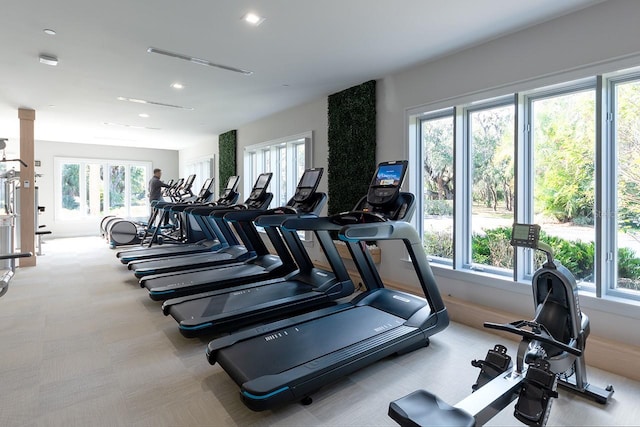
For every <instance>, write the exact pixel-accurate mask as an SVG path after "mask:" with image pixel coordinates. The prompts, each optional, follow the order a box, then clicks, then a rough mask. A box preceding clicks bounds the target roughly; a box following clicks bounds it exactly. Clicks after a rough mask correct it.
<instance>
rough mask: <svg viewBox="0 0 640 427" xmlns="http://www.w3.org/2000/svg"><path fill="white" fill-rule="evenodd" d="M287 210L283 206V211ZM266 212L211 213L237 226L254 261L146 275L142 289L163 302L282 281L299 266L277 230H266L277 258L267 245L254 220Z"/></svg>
mask: <svg viewBox="0 0 640 427" xmlns="http://www.w3.org/2000/svg"><path fill="white" fill-rule="evenodd" d="M308 190H309V189H308V188H307V189H305V191H308ZM323 203H324V202H323ZM287 208H288V207H287V206H284V207H282V208H280V209H287ZM289 208H290V207H289ZM263 213H264V211H261V210H256V209H254V210H245V211H242V210H232V211H215V212H212V213H211V216H213V217H214V219H215V220H216V221H224V222H230V223H232V224H233V225H234V228H235V229H236V231H237V232H238V234H239V235H240V237H241V239H242V241H243V242H245V244H246V245H247V246H248V247H251V248H252V250H253V251H255V255H256V256H255V257H254V258H252V259H249V260H248V261H246V262H244V263H241V264H231V265H218V266H213V267H206V268H197V269H194V270H187V271H176V272H173V273H164V274H154V275H150V276H145V277H142V278H141V279H140V282H139V283H140V286H141V287H143V288H147V289H148V291H149V297H150V298H151V299H153V300H156V301H164V300H167V299H173V298H180V297H184V296H188V295H194V294H200V293H203V292H209V291H215V290H220V289H226V288H230V287H234V286H240V285H247V284H250V283H255V282H260V281H266V280H269V281H273V282H276V281H281V280H282V278H283V277H285V276H287V275H288V274H289V273H292V272H294V271H296V270H297V268H298V267H297V265H296V262H295V260H294V259H293V257H292V256H291V252H290V251H289V249H288V248H287V245H286V244H285V242H284V241H283V239H282V237H281V235H280V232H279V231H278V230H277V228H275V227H266V228H265V229H264V231H265V234H266V235H267V237H268V239H269V240H270V241H271V244H272V245H273V247H274V249H275V251H276V253H277V255H273V254H272V253H271V252H270V251H269V249H268V248H267V246H266V245H265V242H264V240H263V238H262V236H261V233H260V232H258V230H257V229H256V226H255V224H254V220H256V218H258V217H259V216H261V215H262V214H263ZM300 244H301V243H300Z"/></svg>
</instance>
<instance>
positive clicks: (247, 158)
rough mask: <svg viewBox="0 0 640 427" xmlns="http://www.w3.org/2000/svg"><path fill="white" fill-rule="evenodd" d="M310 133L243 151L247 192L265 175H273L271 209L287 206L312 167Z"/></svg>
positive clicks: (258, 145)
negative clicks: (301, 180) (304, 175)
mask: <svg viewBox="0 0 640 427" xmlns="http://www.w3.org/2000/svg"><path fill="white" fill-rule="evenodd" d="M311 152H312V151H311V132H308V133H305V134H301V135H295V136H291V137H286V138H282V139H278V140H274V141H267V142H264V143H261V144H256V145H252V146H249V147H246V148H245V150H244V176H245V177H246V178H245V182H244V192H245V194H249V193H250V192H251V186H252V185H253V183H254V182H255V180H256V179H257V178H258V175H259V174H261V173H263V172H272V173H273V176H272V178H271V184H270V185H269V191H270V192H271V193H273V201H272V202H271V206H272V207H274V206H284V205H286V204H287V202H288V201H289V199H290V198H291V197H293V193H294V192H295V189H296V185H298V181H299V180H300V178H301V177H302V174H303V173H304V170H305V168H307V167H311V165H312V161H311Z"/></svg>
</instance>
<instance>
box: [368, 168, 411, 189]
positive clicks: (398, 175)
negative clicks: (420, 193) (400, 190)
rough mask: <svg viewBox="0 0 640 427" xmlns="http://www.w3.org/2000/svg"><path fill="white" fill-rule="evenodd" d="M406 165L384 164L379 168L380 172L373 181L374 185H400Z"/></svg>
mask: <svg viewBox="0 0 640 427" xmlns="http://www.w3.org/2000/svg"><path fill="white" fill-rule="evenodd" d="M403 169H404V165H403V164H402V163H399V164H397V165H382V166H380V167H379V168H378V173H377V174H376V177H375V179H374V181H373V186H376V187H380V186H385V187H399V186H400V184H401V183H402V182H401V181H402V172H403Z"/></svg>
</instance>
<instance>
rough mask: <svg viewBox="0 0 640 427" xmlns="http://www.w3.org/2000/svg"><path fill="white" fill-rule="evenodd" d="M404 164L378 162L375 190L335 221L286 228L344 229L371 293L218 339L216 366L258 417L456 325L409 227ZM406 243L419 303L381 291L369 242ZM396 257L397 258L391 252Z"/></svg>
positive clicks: (304, 221)
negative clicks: (263, 412)
mask: <svg viewBox="0 0 640 427" xmlns="http://www.w3.org/2000/svg"><path fill="white" fill-rule="evenodd" d="M406 169H407V162H406V161H397V162H384V163H381V164H380V165H379V166H378V168H377V170H376V172H375V174H374V177H373V179H372V183H371V185H370V188H369V191H368V193H367V195H366V196H365V197H363V198H362V199H361V201H360V202H359V203H358V205H357V206H356V209H354V210H353V211H351V212H346V213H342V214H338V215H334V216H331V217H328V218H326V217H325V218H293V219H289V220H287V221H285V222H284V223H283V225H282V226H283V229H285V230H317V229H319V228H324V229H327V230H338V236H339V238H340V239H341V240H343V241H344V242H345V244H346V245H347V248H348V249H349V252H350V253H351V256H352V258H353V260H354V263H355V265H356V267H357V268H358V272H359V273H360V277H361V278H362V281H363V283H364V285H365V287H366V291H365V292H362V293H361V294H359V295H358V296H356V297H355V298H353V299H352V300H351V301H349V302H347V303H342V304H337V305H335V306H331V307H326V308H321V309H317V310H315V311H312V312H308V313H304V314H300V315H296V316H293V317H290V318H288V319H283V320H278V321H275V322H271V323H266V324H262V325H260V326H256V327H251V328H247V329H243V330H239V331H237V332H234V333H231V334H229V335H227V336H223V337H219V338H217V339H214V340H213V341H211V342H210V343H209V345H208V346H207V352H206V353H207V359H208V360H209V363H211V364H215V363H218V364H219V365H220V366H221V367H222V368H223V369H224V370H225V371H226V372H227V373H228V374H229V376H230V377H231V378H232V379H233V380H234V381H235V382H236V383H237V384H238V385H239V386H240V396H241V399H242V401H243V402H244V403H245V405H247V407H249V408H250V409H252V410H255V411H261V410H266V409H271V408H274V407H277V406H279V405H282V404H285V403H289V402H295V401H301V402H303V403H310V401H311V397H310V396H311V394H312V393H313V392H315V391H316V390H317V389H319V388H320V387H323V386H325V385H327V384H330V383H331V382H333V381H336V380H338V379H339V378H341V377H343V376H345V375H348V374H350V373H352V372H354V371H357V370H358V369H361V368H363V367H365V366H368V365H370V364H372V363H374V362H376V361H378V360H381V359H383V358H385V357H387V356H390V355H392V354H403V353H407V352H410V351H413V350H415V349H418V348H421V347H425V346H427V345H428V344H429V337H430V336H431V335H433V334H435V333H437V332H439V331H441V330H443V329H444V328H446V326H447V325H448V324H449V317H448V315H447V311H446V308H445V306H444V303H443V301H442V298H441V296H440V293H439V290H438V287H437V285H436V283H435V279H434V276H433V273H432V271H431V268H430V266H429V262H428V261H427V258H426V255H425V253H424V250H423V248H422V241H421V239H420V236H419V234H418V233H417V231H416V230H415V228H414V227H413V226H411V225H410V224H409V223H408V222H406V221H407V219H408V218H410V217H411V215H412V213H413V211H414V209H415V196H414V195H413V194H411V193H406V192H402V191H400V187H401V185H402V181H403V179H404V176H405V174H406ZM370 240H376V241H381V240H400V241H402V242H403V243H404V246H405V248H406V250H407V252H408V254H409V256H410V258H411V260H412V264H413V267H414V270H415V272H416V275H417V278H418V282H419V284H420V288H417V289H416V291H417V293H420V292H421V293H423V296H417V295H413V294H409V293H405V292H400V291H396V290H392V289H387V288H385V287H384V284H383V282H382V279H381V278H380V275H379V274H378V271H377V269H376V266H375V263H374V262H373V260H372V258H371V255H370V254H369V251H368V248H367V245H365V244H362V243H363V242H365V241H370ZM389 256H393V254H391V255H389Z"/></svg>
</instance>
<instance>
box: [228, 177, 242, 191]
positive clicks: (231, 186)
mask: <svg viewBox="0 0 640 427" xmlns="http://www.w3.org/2000/svg"><path fill="white" fill-rule="evenodd" d="M238 180H240V177H239V176H237V175H236V176H232V177H230V178H229V182H227V186H226V187H225V188H227V189H230V190H232V189H234V188H235V187H236V184H238Z"/></svg>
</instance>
